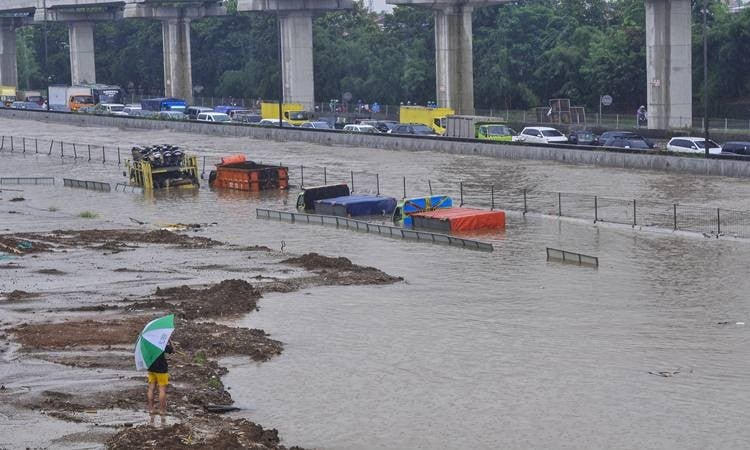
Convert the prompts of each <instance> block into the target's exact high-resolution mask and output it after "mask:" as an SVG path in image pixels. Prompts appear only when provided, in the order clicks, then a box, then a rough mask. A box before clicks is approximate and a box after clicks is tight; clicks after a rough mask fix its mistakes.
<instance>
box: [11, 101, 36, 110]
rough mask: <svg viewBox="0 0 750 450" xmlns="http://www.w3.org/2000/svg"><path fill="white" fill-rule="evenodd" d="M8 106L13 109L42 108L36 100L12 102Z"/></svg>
mask: <svg viewBox="0 0 750 450" xmlns="http://www.w3.org/2000/svg"><path fill="white" fill-rule="evenodd" d="M10 107H11V108H15V109H44V108H42V106H41V105H40V104H39V103H37V102H13V103H11V104H10Z"/></svg>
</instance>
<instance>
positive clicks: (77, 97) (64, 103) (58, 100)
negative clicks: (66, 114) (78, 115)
mask: <svg viewBox="0 0 750 450" xmlns="http://www.w3.org/2000/svg"><path fill="white" fill-rule="evenodd" d="M94 105H96V103H95V102H94V96H93V94H92V92H91V88H89V87H85V86H50V87H49V106H50V109H54V110H58V111H60V110H62V111H78V110H79V109H81V108H84V107H88V106H94Z"/></svg>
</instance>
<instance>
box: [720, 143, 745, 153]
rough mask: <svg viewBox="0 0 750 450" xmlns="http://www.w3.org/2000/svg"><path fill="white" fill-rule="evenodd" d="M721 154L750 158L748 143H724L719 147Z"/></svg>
mask: <svg viewBox="0 0 750 450" xmlns="http://www.w3.org/2000/svg"><path fill="white" fill-rule="evenodd" d="M721 154H722V155H725V154H729V155H747V156H750V142H746V141H732V142H725V143H724V145H722V146H721Z"/></svg>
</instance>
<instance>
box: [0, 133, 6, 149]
mask: <svg viewBox="0 0 750 450" xmlns="http://www.w3.org/2000/svg"><path fill="white" fill-rule="evenodd" d="M4 149H5V136H3V138H2V140H1V141H0V150H4Z"/></svg>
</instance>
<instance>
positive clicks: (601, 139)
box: [597, 130, 656, 148]
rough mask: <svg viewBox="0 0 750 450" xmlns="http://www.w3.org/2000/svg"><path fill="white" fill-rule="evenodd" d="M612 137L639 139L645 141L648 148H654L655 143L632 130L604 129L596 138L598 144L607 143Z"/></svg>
mask: <svg viewBox="0 0 750 450" xmlns="http://www.w3.org/2000/svg"><path fill="white" fill-rule="evenodd" d="M614 138H622V139H640V140H642V141H644V142H646V145H648V148H654V147H656V145H654V143H653V142H651V141H650V140H648V139H646V138H645V137H643V136H641V135H640V134H637V133H633V132H632V131H623V130H617V131H605V132H604V133H602V134H601V136H599V137H598V138H597V141H598V145H605V146H606V145H607V141H610V140H612V139H614Z"/></svg>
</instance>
